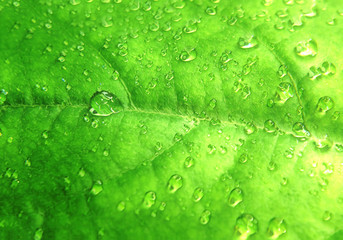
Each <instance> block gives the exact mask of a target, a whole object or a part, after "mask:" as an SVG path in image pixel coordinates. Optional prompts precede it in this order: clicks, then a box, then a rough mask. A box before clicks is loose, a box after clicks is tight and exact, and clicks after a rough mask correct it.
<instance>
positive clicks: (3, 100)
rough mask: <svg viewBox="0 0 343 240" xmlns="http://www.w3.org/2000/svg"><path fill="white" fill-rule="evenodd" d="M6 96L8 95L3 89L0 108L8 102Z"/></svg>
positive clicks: (0, 93)
mask: <svg viewBox="0 0 343 240" xmlns="http://www.w3.org/2000/svg"><path fill="white" fill-rule="evenodd" d="M6 95H7V92H6V91H5V90H4V89H2V90H1V91H0V106H1V105H3V104H4V103H5V102H6V99H7V97H6Z"/></svg>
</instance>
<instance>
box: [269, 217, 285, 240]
mask: <svg viewBox="0 0 343 240" xmlns="http://www.w3.org/2000/svg"><path fill="white" fill-rule="evenodd" d="M286 231H287V225H286V222H285V221H284V219H282V218H273V219H271V220H270V221H269V224H268V229H267V235H268V237H269V238H271V239H277V238H278V237H280V236H281V235H282V234H285V233H286Z"/></svg>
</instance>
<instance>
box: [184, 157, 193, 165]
mask: <svg viewBox="0 0 343 240" xmlns="http://www.w3.org/2000/svg"><path fill="white" fill-rule="evenodd" d="M184 164H185V167H186V168H190V167H192V166H193V165H194V158H192V157H191V156H188V157H186V159H185V163H184Z"/></svg>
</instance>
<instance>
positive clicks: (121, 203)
mask: <svg viewBox="0 0 343 240" xmlns="http://www.w3.org/2000/svg"><path fill="white" fill-rule="evenodd" d="M125 208H126V203H125V202H124V201H121V202H119V203H118V205H117V210H118V211H119V212H122V211H124V210H125Z"/></svg>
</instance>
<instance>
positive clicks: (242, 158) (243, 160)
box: [239, 153, 249, 163]
mask: <svg viewBox="0 0 343 240" xmlns="http://www.w3.org/2000/svg"><path fill="white" fill-rule="evenodd" d="M248 159H249V156H248V154H246V153H242V154H241V156H240V157H239V162H240V163H246V162H247V161H248Z"/></svg>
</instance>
